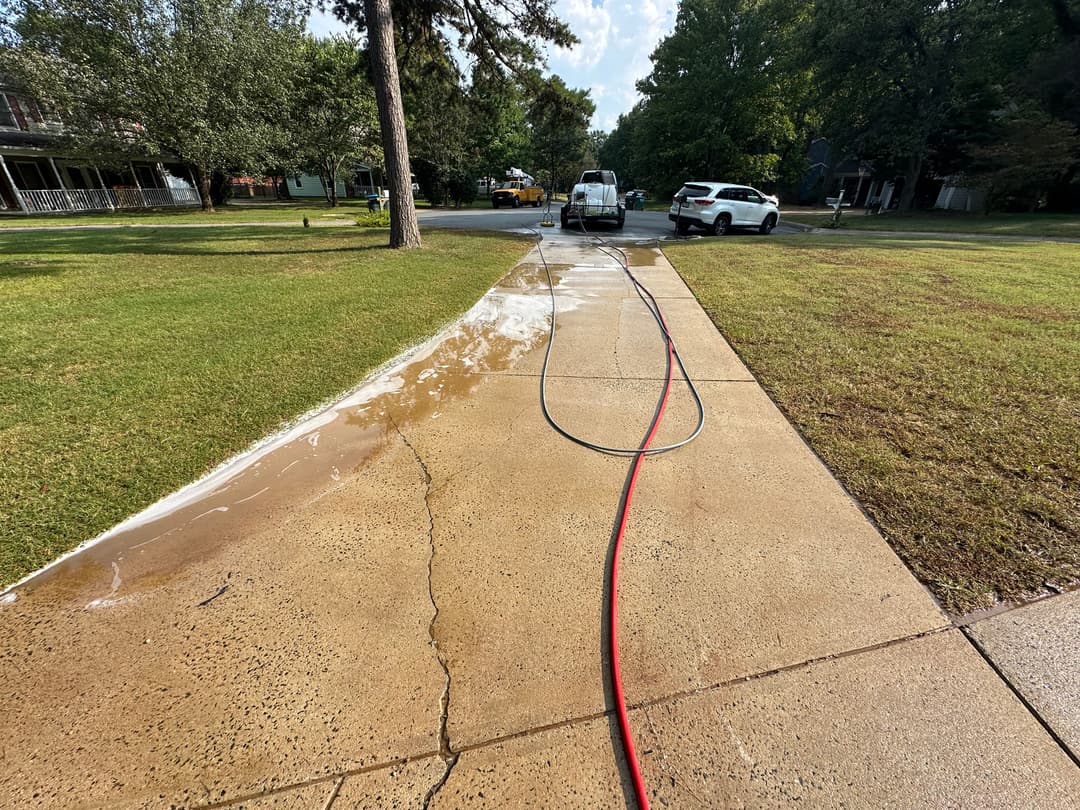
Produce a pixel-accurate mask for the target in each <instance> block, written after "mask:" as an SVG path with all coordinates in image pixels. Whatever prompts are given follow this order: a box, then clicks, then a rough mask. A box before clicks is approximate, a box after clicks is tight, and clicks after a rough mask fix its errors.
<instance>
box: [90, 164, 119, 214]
mask: <svg viewBox="0 0 1080 810" xmlns="http://www.w3.org/2000/svg"><path fill="white" fill-rule="evenodd" d="M94 174H96V175H97V181H98V183H99V184H100V185H101V190H102V191H104V192H105V202H106V204H108V206H109V210H110V211H115V210H116V206H115V205H113V196H112V194H110V193H109V189H108V188H106V187H105V181H104V180H103V179H102V177H101V169H99V168H98V167H97V166H95V167H94Z"/></svg>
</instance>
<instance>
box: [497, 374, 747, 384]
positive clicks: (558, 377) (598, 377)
mask: <svg viewBox="0 0 1080 810" xmlns="http://www.w3.org/2000/svg"><path fill="white" fill-rule="evenodd" d="M476 373H477V374H480V375H482V376H484V377H527V378H530V379H539V378H540V372H539V371H537V372H531V371H478V372H476ZM547 377H548V379H549V380H613V381H614V382H656V381H657V380H659V381H660V382H663V381H664V379H665V378H664V377H661V376H660V375H659V374H658V375H656V376H655V377H614V376H612V375H610V374H548V375H547ZM698 383H744V384H745V383H754V384H756V383H757V380H754V379H747V378H745V377H694V384H695V385H697V384H698Z"/></svg>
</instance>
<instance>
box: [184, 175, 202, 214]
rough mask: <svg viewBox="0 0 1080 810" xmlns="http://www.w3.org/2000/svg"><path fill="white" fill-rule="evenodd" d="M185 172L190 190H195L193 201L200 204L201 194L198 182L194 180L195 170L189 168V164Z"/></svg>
mask: <svg viewBox="0 0 1080 810" xmlns="http://www.w3.org/2000/svg"><path fill="white" fill-rule="evenodd" d="M187 173H188V178H190V180H191V190H192V191H194V192H195V202H197V203H198V204H199V205H202V194H200V193H199V184H198V182H196V180H195V172H193V171H192V170H191V166H188V167H187Z"/></svg>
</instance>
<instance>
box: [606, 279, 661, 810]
mask: <svg viewBox="0 0 1080 810" xmlns="http://www.w3.org/2000/svg"><path fill="white" fill-rule="evenodd" d="M631 278H633V276H631ZM634 283H635V284H638V285H639V286H641V284H640V282H638V281H637V279H634ZM642 289H645V288H644V286H642ZM646 292H648V290H646ZM649 297H650V298H651V297H652V296H651V294H650V296H649ZM653 300H654V301H655V299H653ZM657 315H658V316H659V318H660V321H661V322H662V323H663V324H664V332H665V333H668V327H667V322H666V321H664V316H663V314H662V313H661V312H660V309H659V307H657ZM665 343H666V345H667V350H668V360H669V362H668V364H667V365H668V370H667V381H666V382H665V383H664V393H663V396H662V397H661V399H660V406H659V407H658V408H657V410H656V416H655V417H654V418H653V423H652V427H650V429H649V433H648V435H647V436H646V437H645V441H644V442H642V444H641V450H640V452H638V454H637V455H636V456H635V457H634V465H633V467H631V470H630V482H629V483H628V484H627V486H626V498H625V500H624V501H623V508H622V513H621V514H620V515H619V530H618V531H617V532H616V533H615V551H614V554H613V555H612V562H611V612H610V621H609V623H608V628H609V637H608V643H609V648H610V650H611V681H612V684H613V685H614V687H615V703H616V705H615V709H616V712H617V714H618V718H619V734H620V736H621V737H622V742H623V752H624V753H625V754H626V762H627V765H628V766H629V768H630V776H631V778H632V779H633V782H634V796H635V797H636V798H637V804H638V807H640V808H641V810H649V797H648V795H647V794H646V791H645V780H644V779H643V778H642V776H641V767H640V765H639V764H638V759H637V754H636V753H635V752H634V739H633V736H632V734H631V731H630V718H629V717H628V715H627V712H626V696H625V695H624V694H623V686H622V675H621V674H620V672H619V555H620V552H621V551H622V541H623V536H624V535H625V534H626V523H627V518H628V516H629V514H630V503H631V501H632V500H633V498H634V488H635V487H636V486H637V479H638V473H639V472H640V471H641V462H642V461H644V460H645V451H646V450H648V449H649V445H650V444H652V440H653V439H654V438H655V437H656V432H657V431H658V430H659V429H660V422H661V421H663V418H664V409H665V408H667V402H668V396H669V395H670V394H671V382H672V378H673V363H671V362H670V361H671V360H672V359H673V357H674V351H673V349H672V344H671V340H670V339H667V340H666V341H665Z"/></svg>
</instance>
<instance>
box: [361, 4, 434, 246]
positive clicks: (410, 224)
mask: <svg viewBox="0 0 1080 810" xmlns="http://www.w3.org/2000/svg"><path fill="white" fill-rule="evenodd" d="M364 18H365V20H366V21H367V29H368V53H369V55H370V58H371V74H372V79H373V81H374V84H375V100H376V102H377V103H378V106H379V129H380V130H381V134H382V145H383V154H384V156H385V164H386V179H387V185H389V187H390V247H392V248H417V247H420V226H419V225H418V224H417V221H416V209H415V207H414V206H413V199H412V179H411V173H410V171H409V142H408V138H407V135H406V132H405V111H404V109H403V108H402V106H401V84H400V81H399V80H398V69H397V56H396V55H395V53H394V20H393V18H392V16H391V14H390V0H364Z"/></svg>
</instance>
